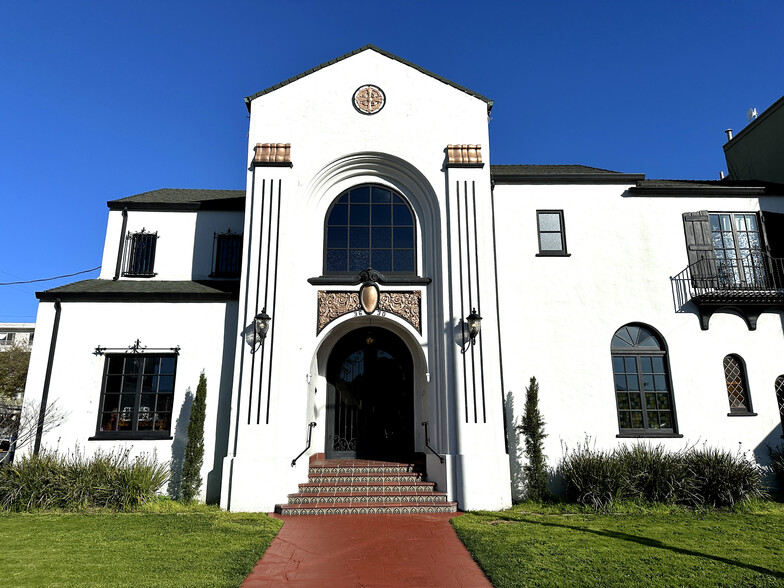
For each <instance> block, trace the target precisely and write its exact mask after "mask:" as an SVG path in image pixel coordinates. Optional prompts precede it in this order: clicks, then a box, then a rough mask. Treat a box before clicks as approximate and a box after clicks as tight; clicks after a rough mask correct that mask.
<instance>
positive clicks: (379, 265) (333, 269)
mask: <svg viewBox="0 0 784 588" xmlns="http://www.w3.org/2000/svg"><path fill="white" fill-rule="evenodd" d="M325 230H326V236H325V243H326V247H325V252H324V273H356V272H360V271H362V270H364V269H367V268H369V267H372V268H373V269H374V270H377V271H380V272H387V273H390V272H395V273H397V272H401V273H411V274H413V273H415V272H416V224H415V221H414V213H413V211H412V210H411V207H410V206H409V204H408V202H406V200H405V199H404V198H403V197H402V196H400V195H399V194H397V193H396V192H393V191H391V190H389V189H387V188H384V187H381V186H358V187H356V188H352V189H351V190H348V191H347V192H344V193H343V194H341V195H340V196H338V198H336V199H335V201H334V202H333V203H332V206H331V207H330V209H329V212H328V213H327V222H326V227H325Z"/></svg>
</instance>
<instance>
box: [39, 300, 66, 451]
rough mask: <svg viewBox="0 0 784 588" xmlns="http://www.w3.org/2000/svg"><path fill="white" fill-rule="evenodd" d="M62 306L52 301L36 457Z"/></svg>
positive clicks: (47, 398)
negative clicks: (52, 321) (52, 307)
mask: <svg viewBox="0 0 784 588" xmlns="http://www.w3.org/2000/svg"><path fill="white" fill-rule="evenodd" d="M61 311H62V306H61V305H60V299H59V298H56V299H55V301H54V325H53V326H52V341H51V343H49V360H48V362H47V364H46V377H45V378H44V391H43V394H42V395H41V410H40V412H39V413H38V428H37V429H36V431H35V445H34V446H33V455H38V452H39V451H40V450H41V437H43V435H44V419H45V418H46V408H47V404H48V402H49V384H50V383H51V381H52V364H54V350H55V347H57V331H59V330H60V313H61Z"/></svg>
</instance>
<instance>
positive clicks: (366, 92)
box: [354, 85, 386, 114]
mask: <svg viewBox="0 0 784 588" xmlns="http://www.w3.org/2000/svg"><path fill="white" fill-rule="evenodd" d="M385 102H386V96H384V91H383V90H382V89H381V88H379V87H378V86H372V85H366V86H362V87H360V88H357V91H356V92H354V108H356V109H357V110H358V111H359V112H361V113H363V114H376V113H377V112H378V111H379V110H381V109H382V108H384V104H385Z"/></svg>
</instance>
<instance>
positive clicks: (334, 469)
mask: <svg viewBox="0 0 784 588" xmlns="http://www.w3.org/2000/svg"><path fill="white" fill-rule="evenodd" d="M322 455H323V454H322ZM322 455H318V456H314V457H311V458H310V469H309V472H308V481H307V482H306V483H305V484H300V485H299V492H297V493H296V494H289V501H288V504H278V505H277V506H276V507H275V512H276V513H278V514H282V515H319V514H379V513H390V514H416V513H434V512H456V511H457V503H456V502H449V501H447V499H446V494H444V493H443V492H436V491H435V490H434V488H435V484H434V483H433V482H425V481H423V477H424V474H423V472H424V463H423V462H421V461H420V462H418V461H417V460H413V461H412V462H409V463H405V462H396V461H372V460H366V459H332V460H325V459H323V457H322Z"/></svg>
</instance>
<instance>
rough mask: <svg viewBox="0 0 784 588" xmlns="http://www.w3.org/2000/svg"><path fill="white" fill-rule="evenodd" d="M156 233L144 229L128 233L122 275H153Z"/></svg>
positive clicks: (148, 276)
mask: <svg viewBox="0 0 784 588" xmlns="http://www.w3.org/2000/svg"><path fill="white" fill-rule="evenodd" d="M157 241H158V233H157V231H156V232H155V233H148V232H147V231H145V230H144V229H142V230H141V231H139V232H138V233H128V236H127V237H126V238H125V263H124V268H125V269H124V270H123V276H129V277H136V278H150V277H152V276H154V275H155V272H154V271H153V267H154V266H155V244H156V242H157Z"/></svg>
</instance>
